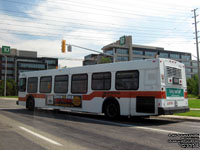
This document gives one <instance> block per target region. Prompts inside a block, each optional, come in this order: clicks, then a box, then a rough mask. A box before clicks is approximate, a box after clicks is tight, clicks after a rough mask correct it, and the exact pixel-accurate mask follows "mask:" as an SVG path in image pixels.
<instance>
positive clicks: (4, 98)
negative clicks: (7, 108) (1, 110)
mask: <svg viewBox="0 0 200 150" xmlns="http://www.w3.org/2000/svg"><path fill="white" fill-rule="evenodd" d="M0 100H13V101H17V100H18V98H8V97H0Z"/></svg>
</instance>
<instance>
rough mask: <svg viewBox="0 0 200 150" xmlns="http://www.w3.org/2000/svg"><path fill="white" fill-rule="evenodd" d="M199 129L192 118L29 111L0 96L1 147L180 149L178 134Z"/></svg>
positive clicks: (22, 149)
mask: <svg viewBox="0 0 200 150" xmlns="http://www.w3.org/2000/svg"><path fill="white" fill-rule="evenodd" d="M199 131H200V122H198V121H195V120H194V121H185V120H176V119H170V118H164V117H162V118H161V117H151V118H149V119H138V118H131V119H130V118H127V117H122V118H120V119H119V120H116V121H109V120H106V119H105V117H104V116H102V115H94V114H84V113H72V112H54V111H52V110H44V109H43V110H42V109H40V110H36V111H34V112H30V111H28V110H26V109H25V108H24V107H22V106H17V105H16V101H15V100H12V99H11V100H5V99H4V100H2V99H0V150H13V149H15V150H27V149H28V150H36V149H37V150H68V149H69V150H94V149H95V150H104V149H105V150H133V149H137V150H168V149H170V150H178V149H183V148H181V147H180V145H181V146H183V144H184V143H180V142H179V143H177V140H180V136H181V135H187V134H189V135H191V134H193V135H195V136H196V134H199ZM198 137H199V136H198ZM174 138H176V140H175V141H174V143H171V140H173V139H174ZM193 149H199V148H193Z"/></svg>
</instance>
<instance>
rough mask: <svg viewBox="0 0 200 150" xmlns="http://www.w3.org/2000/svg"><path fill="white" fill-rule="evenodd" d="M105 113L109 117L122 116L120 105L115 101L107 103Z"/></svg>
mask: <svg viewBox="0 0 200 150" xmlns="http://www.w3.org/2000/svg"><path fill="white" fill-rule="evenodd" d="M104 113H105V116H106V118H108V119H117V118H118V117H119V116H120V112H119V106H118V105H117V103H114V102H109V103H106V105H105V109H104Z"/></svg>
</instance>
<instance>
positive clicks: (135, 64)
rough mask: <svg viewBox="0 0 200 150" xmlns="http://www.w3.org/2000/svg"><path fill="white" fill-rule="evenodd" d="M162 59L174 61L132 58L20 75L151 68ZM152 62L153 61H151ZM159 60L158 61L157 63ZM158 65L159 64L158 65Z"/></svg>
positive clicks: (21, 74)
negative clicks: (123, 60) (130, 59)
mask: <svg viewBox="0 0 200 150" xmlns="http://www.w3.org/2000/svg"><path fill="white" fill-rule="evenodd" d="M160 60H162V61H174V60H171V59H165V58H154V59H144V60H132V61H125V62H115V63H106V64H95V65H87V66H79V67H70V68H62V69H50V70H41V71H30V72H23V73H20V76H36V75H50V74H58V73H59V74H62V72H63V74H64V73H65V74H66V73H74V74H75V73H80V72H88V73H89V72H101V71H104V72H106V71H112V70H117V69H119V67H120V68H121V69H120V70H127V69H130V68H132V69H134V68H135V69H140V68H151V67H155V65H156V64H158V62H159V61H160ZM150 62H152V63H150ZM156 62H157V63H156ZM174 62H176V63H177V64H181V63H180V62H177V61H174ZM156 66H157V65H156Z"/></svg>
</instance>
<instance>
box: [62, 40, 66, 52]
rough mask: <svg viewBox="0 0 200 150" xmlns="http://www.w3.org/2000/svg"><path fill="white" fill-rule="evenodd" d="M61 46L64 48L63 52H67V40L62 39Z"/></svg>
mask: <svg viewBox="0 0 200 150" xmlns="http://www.w3.org/2000/svg"><path fill="white" fill-rule="evenodd" d="M61 48H62V52H63V53H65V51H66V40H62V45H61Z"/></svg>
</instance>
